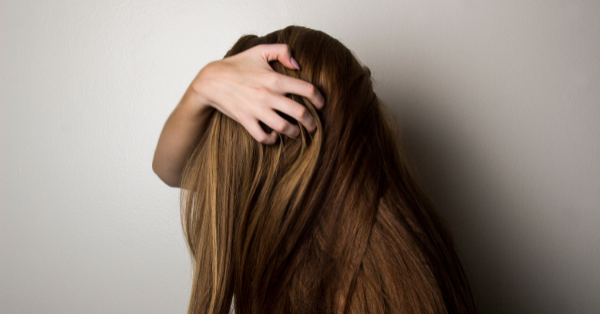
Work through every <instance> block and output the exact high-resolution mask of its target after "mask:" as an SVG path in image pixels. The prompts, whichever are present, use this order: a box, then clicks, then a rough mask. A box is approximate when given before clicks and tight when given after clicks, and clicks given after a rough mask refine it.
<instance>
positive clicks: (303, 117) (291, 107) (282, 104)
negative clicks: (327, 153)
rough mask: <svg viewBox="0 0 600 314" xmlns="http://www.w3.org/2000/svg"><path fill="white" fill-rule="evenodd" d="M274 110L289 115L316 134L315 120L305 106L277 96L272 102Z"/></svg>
mask: <svg viewBox="0 0 600 314" xmlns="http://www.w3.org/2000/svg"><path fill="white" fill-rule="evenodd" d="M272 105H273V108H275V109H277V110H279V111H281V112H283V113H285V114H287V115H288V116H290V117H292V118H294V119H296V120H297V121H298V122H299V123H300V124H302V125H303V126H304V127H305V128H306V129H307V130H308V131H309V132H311V133H312V132H314V131H315V130H316V129H317V124H316V123H315V118H313V116H312V115H311V114H310V111H308V109H307V108H306V107H304V106H303V105H301V104H299V103H297V102H295V101H293V100H291V99H289V98H287V97H284V96H277V97H275V99H274V100H273V101H272Z"/></svg>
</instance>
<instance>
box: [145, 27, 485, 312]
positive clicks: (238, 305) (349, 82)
mask: <svg viewBox="0 0 600 314" xmlns="http://www.w3.org/2000/svg"><path fill="white" fill-rule="evenodd" d="M268 44H277V45H274V46H273V45H268ZM290 51H292V52H293V54H294V57H295V58H296V59H292V58H291V54H290ZM275 60H277V61H279V62H277V61H275ZM295 60H298V61H297V62H296V61H295ZM268 62H271V63H270V64H269V63H268ZM297 63H299V64H300V65H302V68H300V67H297V66H296V65H297ZM271 68H272V69H273V70H274V71H272V70H271ZM294 68H295V69H294ZM292 69H294V70H292ZM263 84H264V85H263ZM319 90H320V91H321V92H322V93H323V94H321V93H319ZM284 94H288V95H287V97H283V96H282V95H284ZM325 103H326V104H325ZM211 108H215V109H217V110H214V109H213V110H211ZM317 109H320V110H319V111H317ZM390 117H391V115H390V113H389V112H388V111H387V109H386V108H385V107H384V105H383V104H382V103H381V101H380V100H379V99H378V98H377V97H376V95H375V93H374V92H373V88H372V82H371V73H370V71H369V69H368V68H367V67H364V66H362V65H361V64H360V63H359V61H358V60H357V59H356V58H355V57H354V55H353V54H352V52H351V51H350V50H348V49H347V48H346V47H345V46H344V45H342V44H341V43H340V42H339V41H337V40H336V39H334V38H332V37H330V36H328V35H327V34H325V33H323V32H320V31H316V30H312V29H308V28H304V27H298V26H290V27H286V28H285V29H282V30H279V31H275V32H273V33H270V34H268V35H266V36H263V37H257V36H253V35H247V36H243V37H242V38H240V39H239V40H238V42H237V43H236V44H235V45H234V46H233V48H232V49H231V50H230V51H229V52H228V53H227V55H226V56H225V58H224V59H223V60H221V61H218V62H216V63H211V64H209V65H208V66H207V67H205V68H204V69H203V70H202V71H200V73H199V74H198V76H197V77H196V79H195V80H194V81H193V82H192V84H191V85H190V88H188V91H187V92H186V94H185V95H184V97H183V99H182V101H181V102H180V104H179V105H178V106H177V108H176V109H175V111H174V112H173V113H172V114H171V116H170V117H169V119H168V120H167V123H166V124H165V127H164V129H163V133H162V134H161V137H160V139H159V143H158V146H157V150H156V153H155V159H154V162H153V168H154V170H155V172H156V173H157V174H158V175H159V177H160V178H161V179H163V181H165V182H166V183H167V184H169V185H170V186H181V187H183V189H182V190H181V206H182V208H181V209H182V213H181V214H182V225H183V229H184V234H185V236H186V240H187V245H188V248H189V250H190V254H191V256H192V260H193V262H194V282H193V287H192V296H191V300H190V306H189V313H229V311H230V306H231V304H232V300H233V303H234V306H235V312H236V313H473V312H474V306H473V301H472V297H471V293H470V290H469V286H468V283H467V281H466V278H465V276H464V273H463V270H462V267H461V265H460V261H459V260H458V257H457V254H456V252H455V249H454V245H453V243H452V238H451V236H450V233H449V231H448V229H447V227H446V226H445V224H444V223H443V221H442V219H441V218H440V217H439V216H438V214H437V212H436V211H435V209H434V208H433V207H432V205H431V202H430V201H429V199H428V198H427V196H426V195H425V194H423V192H422V190H421V189H420V188H419V186H418V185H417V183H416V181H415V179H414V177H413V176H412V175H411V173H410V171H409V169H408V167H407V164H406V162H405V161H404V159H403V157H402V155H401V153H400V150H399V146H398V145H399V144H398V139H397V138H396V131H395V125H394V122H393V120H391V119H390ZM272 129H274V131H272ZM280 133H281V134H285V135H286V136H280V135H279V134H280ZM273 143H276V145H270V144H273ZM188 156H189V157H188ZM234 296H235V297H234Z"/></svg>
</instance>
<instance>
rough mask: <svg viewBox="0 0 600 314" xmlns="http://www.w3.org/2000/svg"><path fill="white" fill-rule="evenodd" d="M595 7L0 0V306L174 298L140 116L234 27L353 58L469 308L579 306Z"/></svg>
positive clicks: (595, 131)
mask: <svg viewBox="0 0 600 314" xmlns="http://www.w3.org/2000/svg"><path fill="white" fill-rule="evenodd" d="M598 16H600V2H598V1H595V0H592V1H572V0H570V1H569V0H563V1H532V0H525V1H516V0H496V1H486V2H485V3H484V2H482V1H469V0H457V1H441V0H438V1H434V0H420V1H392V0H389V1H383V0H380V1H358V0H354V1H348V2H346V3H345V4H344V3H342V2H341V1H334V0H319V1H287V0H286V1H271V0H262V1H254V3H250V2H245V1H244V2H243V1H182V0H179V1H173V0H169V1H167V0H153V1H142V0H132V1H114V0H109V1H92V0H80V1H73V0H59V1H24V0H18V1H17V0H7V1H3V2H2V3H1V4H0V36H1V46H0V49H1V50H0V71H1V72H0V74H1V75H0V82H1V85H0V99H1V104H2V109H1V112H0V119H1V120H0V121H1V129H0V137H1V138H0V143H1V146H0V148H1V150H0V160H1V165H2V166H1V168H0V178H1V180H0V184H1V190H0V202H1V203H0V204H1V212H0V241H1V242H0V312H1V313H184V312H185V310H186V308H187V302H188V297H189V296H188V293H189V285H190V283H191V280H190V268H189V260H188V255H187V251H186V249H185V245H184V242H183V237H182V233H181V229H180V224H179V207H178V205H179V204H178V190H176V189H170V188H168V187H167V186H166V185H164V184H162V183H161V182H160V180H159V179H158V178H157V177H156V176H155V175H154V174H153V172H152V170H151V162H152V156H153V153H154V148H155V145H156V142H157V140H158V136H159V133H160V131H161V128H162V126H163V123H164V122H165V120H166V118H167V116H168V114H169V113H170V112H171V110H172V109H173V107H174V106H175V104H176V103H177V102H178V100H179V98H180V97H181V96H182V95H183V92H184V90H185V88H186V87H187V85H188V84H189V82H190V81H191V79H192V78H193V77H194V76H195V74H196V73H197V72H198V70H199V69H200V68H202V66H203V65H205V64H206V63H208V62H209V61H212V60H215V59H219V58H222V57H223V55H224V54H225V53H226V52H227V50H228V49H229V48H230V47H231V46H232V45H233V43H234V42H235V41H236V40H237V39H238V38H239V36H241V35H243V34H247V33H254V34H258V35H264V34H266V33H268V32H271V31H273V30H276V29H280V28H283V27H285V26H287V25H290V24H297V25H303V26H308V27H311V28H314V29H319V30H323V31H325V32H327V33H329V34H330V35H332V36H333V37H336V38H338V39H340V40H341V41H342V42H343V43H345V44H346V45H347V46H348V47H349V48H350V49H352V50H353V51H355V52H356V54H357V55H358V57H359V58H360V59H361V60H362V61H363V62H364V63H365V64H367V65H368V66H369V67H370V68H371V70H372V72H373V75H374V77H375V79H376V80H377V84H376V92H377V93H378V95H379V96H380V97H381V98H382V99H383V100H384V101H385V102H386V103H387V104H388V105H389V106H391V107H393V110H394V112H395V113H396V114H397V116H398V118H399V120H400V122H401V124H402V127H401V129H402V132H403V133H404V135H405V138H406V140H407V143H408V147H409V149H410V156H411V157H412V158H414V160H415V166H416V167H417V169H418V171H419V173H420V177H421V179H422V181H423V183H424V185H425V187H426V188H427V190H428V191H429V192H430V194H431V196H432V198H433V199H434V201H435V203H436V204H437V205H438V207H439V209H440V211H441V212H442V213H443V215H444V216H445V217H446V218H447V220H448V222H449V224H450V226H451V228H452V231H453V233H454V235H455V239H456V242H457V246H458V249H459V251H460V255H461V258H462V259H463V261H464V265H465V267H466V269H467V273H468V275H469V278H470V279H471V282H472V286H473V289H474V293H475V296H476V300H477V303H478V307H479V309H480V312H481V313H556V314H559V313H560V314H562V313H575V312H577V313H597V312H598V311H600V292H599V291H600V290H599V289H600V284H599V283H600V271H599V270H600V249H599V244H598V243H600V228H599V225H600V211H599V209H600V144H599V136H600V123H599V122H600V52H599V51H600V19H599V18H598Z"/></svg>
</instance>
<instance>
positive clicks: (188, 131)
mask: <svg viewBox="0 0 600 314" xmlns="http://www.w3.org/2000/svg"><path fill="white" fill-rule="evenodd" d="M272 60H279V61H280V62H281V63H282V64H283V65H285V66H286V67H289V68H295V65H294V64H293V62H295V61H292V57H291V54H290V51H289V47H288V46H287V45H283V44H272V45H259V46H256V47H253V48H251V49H248V50H246V51H244V52H242V53H239V54H237V55H235V56H232V57H228V58H225V59H222V60H219V61H214V62H211V63H209V64H208V65H207V66H205V67H204V68H203V69H202V70H201V71H200V72H199V73H198V75H197V76H196V78H195V79H194V81H192V83H191V84H190V86H189V87H188V89H187V90H186V92H185V94H184V95H183V97H182V99H181V101H180V102H179V104H177V106H176V107H175V109H174V110H173V112H172V113H171V115H170V116H169V118H168V119H167V122H166V123H165V125H164V127H163V130H162V132H161V134H160V138H159V140H158V144H157V146H156V151H155V152H154V160H153V161H152V169H153V170H154V172H155V173H156V175H158V177H159V178H160V179H161V180H162V181H163V182H165V183H166V184H167V185H168V186H170V187H180V184H181V175H182V171H183V167H184V166H185V162H186V161H187V157H188V156H189V154H190V153H191V150H192V149H193V148H194V145H195V144H196V143H197V141H198V140H199V139H200V138H201V137H202V135H203V134H204V132H206V128H207V122H208V119H209V118H210V116H211V114H212V113H213V112H214V110H219V111H221V112H222V113H224V114H226V115H227V116H229V117H230V118H232V119H234V120H235V121H237V122H239V123H240V124H242V125H243V126H244V127H245V128H246V129H247V130H248V132H249V133H250V135H252V137H254V138H255V139H256V140H257V141H259V142H261V143H264V144H273V143H275V141H276V140H277V136H278V135H277V133H282V134H285V135H287V136H291V137H296V136H298V134H299V132H300V130H299V129H298V127H297V126H295V125H293V124H291V123H289V122H288V121H287V120H285V119H283V118H282V117H281V116H279V115H278V114H277V113H276V112H275V111H274V109H277V110H279V111H281V112H283V113H285V114H287V115H289V116H291V117H293V118H294V119H296V120H297V121H299V122H300V123H301V124H302V125H304V126H305V127H306V129H307V130H309V131H310V132H313V131H314V130H315V128H316V126H315V122H314V119H313V117H312V116H311V115H310V113H309V111H308V110H306V108H304V107H303V106H302V105H300V104H298V103H296V102H295V101H293V100H291V99H289V98H287V97H285V96H284V95H285V94H287V93H292V94H296V95H301V96H304V97H307V98H308V99H310V100H311V102H312V103H313V104H314V105H315V106H316V107H317V109H321V108H323V105H324V99H323V96H322V95H321V93H320V92H319V91H318V90H317V89H316V88H315V87H314V86H313V85H312V84H310V83H308V82H304V81H302V80H298V79H295V78H291V77H289V76H285V75H282V74H279V73H277V72H275V71H273V69H272V68H271V67H270V66H269V63H268V62H269V61H272ZM259 120H260V121H262V122H264V123H265V124H266V125H268V126H269V127H271V128H272V129H273V130H274V131H273V132H271V133H270V134H266V133H265V132H264V131H263V130H262V128H261V127H260V125H259V124H258V121H259Z"/></svg>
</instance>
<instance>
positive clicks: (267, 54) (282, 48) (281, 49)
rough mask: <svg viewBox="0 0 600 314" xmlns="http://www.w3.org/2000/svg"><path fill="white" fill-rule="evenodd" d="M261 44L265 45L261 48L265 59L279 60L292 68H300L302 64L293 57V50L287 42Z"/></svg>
mask: <svg viewBox="0 0 600 314" xmlns="http://www.w3.org/2000/svg"><path fill="white" fill-rule="evenodd" d="M261 46H263V47H261V49H262V54H263V56H264V58H265V60H267V61H273V60H278V61H279V62H281V63H282V64H283V65H284V66H286V67H288V68H290V69H296V70H300V66H299V64H298V62H297V61H296V60H294V58H292V50H291V49H290V46H288V45H287V44H264V45H261ZM294 63H295V64H294Z"/></svg>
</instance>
